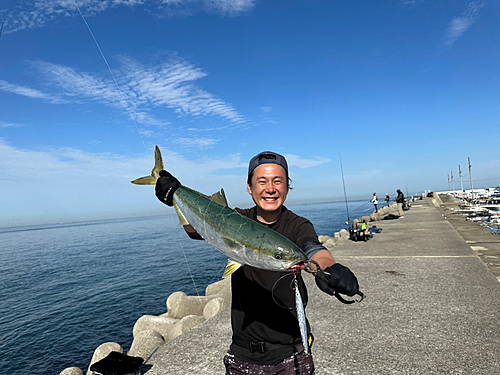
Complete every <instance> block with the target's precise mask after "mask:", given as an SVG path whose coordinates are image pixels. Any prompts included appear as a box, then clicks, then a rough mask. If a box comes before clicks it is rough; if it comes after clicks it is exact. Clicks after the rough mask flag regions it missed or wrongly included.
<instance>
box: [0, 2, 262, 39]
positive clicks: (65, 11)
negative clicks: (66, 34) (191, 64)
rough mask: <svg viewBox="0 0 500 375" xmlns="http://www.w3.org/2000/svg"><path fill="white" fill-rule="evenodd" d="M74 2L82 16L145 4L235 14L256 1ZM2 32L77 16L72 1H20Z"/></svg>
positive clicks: (159, 11) (155, 9)
mask: <svg viewBox="0 0 500 375" xmlns="http://www.w3.org/2000/svg"><path fill="white" fill-rule="evenodd" d="M76 4H77V5H78V8H79V9H80V10H81V12H82V14H83V15H84V16H85V17H88V16H93V15H95V14H98V13H101V12H105V11H107V10H109V9H113V8H117V7H129V8H138V7H146V8H147V9H148V10H150V11H151V13H152V14H155V15H157V16H174V15H177V14H180V15H183V16H185V15H190V14H196V13H199V12H201V11H207V12H211V13H217V14H221V15H225V16H235V15H238V14H241V13H243V12H247V11H249V10H251V9H253V8H254V7H255V0H150V1H147V2H146V0H77V1H76ZM7 11H8V14H7V17H6V21H5V28H4V32H5V33H6V34H8V33H13V32H16V31H20V30H23V29H33V28H39V27H43V26H45V25H46V24H47V23H49V22H51V21H53V20H55V19H58V18H62V17H74V16H77V17H80V14H79V12H78V11H77V9H76V7H75V1H74V0H50V1H46V0H35V1H33V2H23V3H22V5H18V6H16V7H15V8H14V9H8V10H7Z"/></svg>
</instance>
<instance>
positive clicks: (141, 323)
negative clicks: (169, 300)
mask: <svg viewBox="0 0 500 375" xmlns="http://www.w3.org/2000/svg"><path fill="white" fill-rule="evenodd" d="M178 321H179V319H173V318H168V317H164V316H154V315H143V316H141V317H140V318H139V319H137V321H136V322H135V324H134V328H133V331H132V334H133V336H134V338H136V337H137V335H138V334H139V333H140V332H142V331H150V330H152V331H156V332H158V333H159V334H160V335H161V336H163V337H165V336H167V333H168V332H169V331H170V329H171V328H172V325H174V324H175V323H177V322H178Z"/></svg>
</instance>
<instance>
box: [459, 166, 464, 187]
mask: <svg viewBox="0 0 500 375" xmlns="http://www.w3.org/2000/svg"><path fill="white" fill-rule="evenodd" d="M458 174H459V175H460V190H462V193H463V192H464V183H463V182H462V170H461V169H460V164H459V165H458Z"/></svg>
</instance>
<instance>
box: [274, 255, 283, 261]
mask: <svg viewBox="0 0 500 375" xmlns="http://www.w3.org/2000/svg"><path fill="white" fill-rule="evenodd" d="M273 256H274V259H277V260H281V259H283V256H282V255H281V253H274V254H273Z"/></svg>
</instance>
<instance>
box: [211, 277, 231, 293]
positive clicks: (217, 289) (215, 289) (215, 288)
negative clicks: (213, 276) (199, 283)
mask: <svg viewBox="0 0 500 375" xmlns="http://www.w3.org/2000/svg"><path fill="white" fill-rule="evenodd" d="M227 289H229V290H231V278H230V277H226V278H225V279H222V280H220V281H217V282H215V283H213V284H210V285H209V286H207V289H205V295H206V296H215V295H218V294H219V293H225V291H226V290H227Z"/></svg>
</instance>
